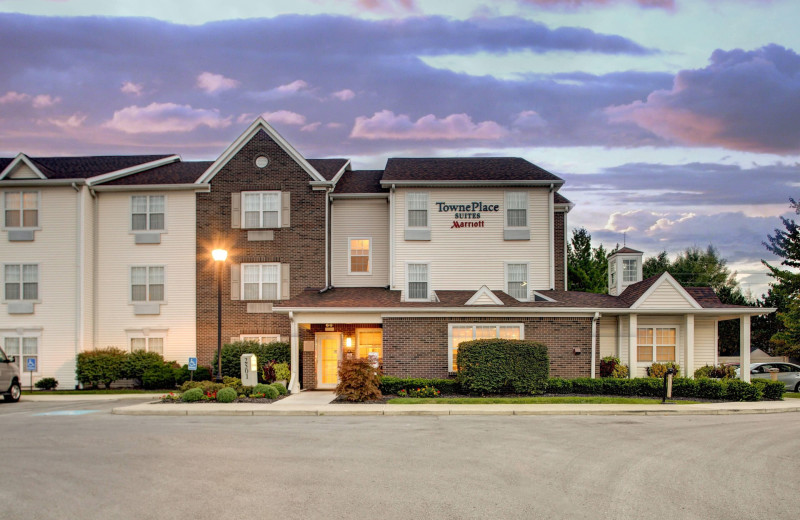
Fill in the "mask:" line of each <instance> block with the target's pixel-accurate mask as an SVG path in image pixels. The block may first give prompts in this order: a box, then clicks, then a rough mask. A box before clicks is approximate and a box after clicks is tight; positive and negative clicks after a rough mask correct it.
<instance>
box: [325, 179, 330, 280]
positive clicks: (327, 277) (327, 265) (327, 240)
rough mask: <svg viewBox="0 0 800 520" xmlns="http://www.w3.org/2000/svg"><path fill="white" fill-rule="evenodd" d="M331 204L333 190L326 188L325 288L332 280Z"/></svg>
mask: <svg viewBox="0 0 800 520" xmlns="http://www.w3.org/2000/svg"><path fill="white" fill-rule="evenodd" d="M330 204H331V189H330V188H325V287H326V288H327V287H328V286H330V285H331V280H330V255H329V252H328V249H329V247H330V234H331V228H330V218H329V217H328V212H329V211H330Z"/></svg>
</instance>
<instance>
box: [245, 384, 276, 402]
mask: <svg viewBox="0 0 800 520" xmlns="http://www.w3.org/2000/svg"><path fill="white" fill-rule="evenodd" d="M261 394H264V397H265V398H267V399H277V398H278V396H279V395H280V391H279V390H278V389H277V388H275V385H267V384H263V383H260V384H257V385H256V386H254V387H253V393H251V394H250V395H251V396H257V395H259V396H260V395H261Z"/></svg>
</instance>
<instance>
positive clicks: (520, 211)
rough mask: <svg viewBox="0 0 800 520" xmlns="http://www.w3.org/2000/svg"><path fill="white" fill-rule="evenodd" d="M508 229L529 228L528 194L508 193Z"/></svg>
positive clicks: (522, 192)
mask: <svg viewBox="0 0 800 520" xmlns="http://www.w3.org/2000/svg"><path fill="white" fill-rule="evenodd" d="M506 227H528V194H527V193H526V192H524V191H509V192H506Z"/></svg>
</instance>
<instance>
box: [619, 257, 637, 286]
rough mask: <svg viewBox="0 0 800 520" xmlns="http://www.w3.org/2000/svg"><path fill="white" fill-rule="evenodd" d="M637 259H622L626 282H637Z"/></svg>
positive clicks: (624, 280)
mask: <svg viewBox="0 0 800 520" xmlns="http://www.w3.org/2000/svg"><path fill="white" fill-rule="evenodd" d="M636 271H637V267H636V260H635V259H630V260H622V281H623V282H624V283H630V282H635V281H636V278H637V274H636Z"/></svg>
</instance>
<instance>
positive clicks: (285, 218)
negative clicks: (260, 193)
mask: <svg viewBox="0 0 800 520" xmlns="http://www.w3.org/2000/svg"><path fill="white" fill-rule="evenodd" d="M290 195H291V193H289V192H288V191H283V192H281V227H291V225H292V223H291V222H290V216H291V211H290V207H291V203H290V201H289V198H290Z"/></svg>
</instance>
